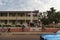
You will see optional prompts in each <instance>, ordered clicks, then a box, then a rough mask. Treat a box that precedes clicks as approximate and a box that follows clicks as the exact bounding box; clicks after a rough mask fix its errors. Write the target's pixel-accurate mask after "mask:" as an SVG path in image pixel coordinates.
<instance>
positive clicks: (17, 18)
mask: <svg viewBox="0 0 60 40" xmlns="http://www.w3.org/2000/svg"><path fill="white" fill-rule="evenodd" d="M0 20H31V17H28V16H26V17H25V16H24V17H21V16H17V17H14V16H12V17H10V16H9V17H0ZM33 20H37V17H33Z"/></svg>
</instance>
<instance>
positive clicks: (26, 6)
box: [0, 0, 60, 11]
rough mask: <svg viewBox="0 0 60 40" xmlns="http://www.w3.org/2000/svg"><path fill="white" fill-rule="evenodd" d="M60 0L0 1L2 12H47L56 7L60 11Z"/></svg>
mask: <svg viewBox="0 0 60 40" xmlns="http://www.w3.org/2000/svg"><path fill="white" fill-rule="evenodd" d="M59 4H60V0H0V11H24V10H39V11H46V10H49V8H50V7H55V9H57V11H60V5H59Z"/></svg>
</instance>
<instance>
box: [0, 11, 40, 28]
mask: <svg viewBox="0 0 60 40" xmlns="http://www.w3.org/2000/svg"><path fill="white" fill-rule="evenodd" d="M32 13H33V15H31V14H32ZM38 13H39V11H0V26H1V25H3V26H4V27H7V26H9V27H10V26H11V27H17V26H18V27H21V24H23V23H24V24H28V25H29V23H30V22H31V21H33V22H34V23H37V20H38V19H37V14H38Z"/></svg>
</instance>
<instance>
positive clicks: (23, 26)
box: [2, 25, 25, 32]
mask: <svg viewBox="0 0 60 40" xmlns="http://www.w3.org/2000/svg"><path fill="white" fill-rule="evenodd" d="M21 27H22V32H24V28H25V25H22V26H21ZM7 30H8V32H10V27H8V28H7ZM2 32H4V27H3V26H2Z"/></svg>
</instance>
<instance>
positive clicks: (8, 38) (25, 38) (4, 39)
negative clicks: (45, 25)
mask: <svg viewBox="0 0 60 40" xmlns="http://www.w3.org/2000/svg"><path fill="white" fill-rule="evenodd" d="M38 39H39V35H10V34H2V35H0V40H38Z"/></svg>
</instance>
